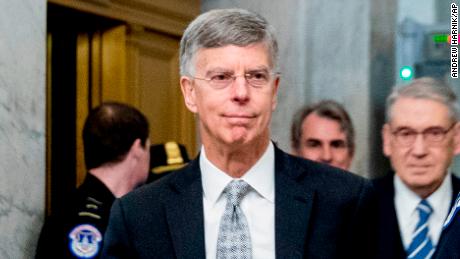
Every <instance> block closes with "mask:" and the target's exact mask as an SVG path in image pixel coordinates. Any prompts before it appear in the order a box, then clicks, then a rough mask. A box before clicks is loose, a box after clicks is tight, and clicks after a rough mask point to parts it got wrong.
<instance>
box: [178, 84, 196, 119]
mask: <svg viewBox="0 0 460 259" xmlns="http://www.w3.org/2000/svg"><path fill="white" fill-rule="evenodd" d="M180 88H181V91H182V95H183V96H184V101H185V106H187V109H189V110H190V111H191V112H193V113H197V107H196V92H195V87H194V85H193V83H192V80H191V79H190V78H189V77H187V76H181V78H180Z"/></svg>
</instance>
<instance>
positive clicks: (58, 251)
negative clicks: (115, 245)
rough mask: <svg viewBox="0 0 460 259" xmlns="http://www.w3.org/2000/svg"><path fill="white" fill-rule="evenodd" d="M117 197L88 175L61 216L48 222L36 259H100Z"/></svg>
mask: <svg viewBox="0 0 460 259" xmlns="http://www.w3.org/2000/svg"><path fill="white" fill-rule="evenodd" d="M114 201H115V196H114V195H113V194H112V193H111V192H110V190H109V189H108V188H107V187H106V186H105V185H104V184H103V183H102V182H101V181H100V180H99V179H98V178H96V177H95V176H93V175H92V174H90V173H88V174H87V176H86V178H85V181H84V182H83V184H82V185H81V186H80V187H79V188H78V189H77V190H76V192H75V193H74V194H73V195H72V197H71V199H70V200H69V206H68V207H67V208H66V209H65V210H64V212H63V213H61V214H60V215H51V216H50V217H48V218H47V219H46V220H45V224H44V226H43V229H42V232H41V234H40V238H39V240H38V246H37V251H36V258H98V256H99V255H100V252H101V250H102V241H103V237H104V232H105V229H106V227H107V224H108V220H109V213H110V208H111V207H112V204H113V202H114Z"/></svg>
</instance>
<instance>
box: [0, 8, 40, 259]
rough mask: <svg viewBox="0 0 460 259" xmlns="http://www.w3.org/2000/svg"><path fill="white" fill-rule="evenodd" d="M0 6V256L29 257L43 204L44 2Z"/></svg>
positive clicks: (36, 235)
mask: <svg viewBox="0 0 460 259" xmlns="http://www.w3.org/2000/svg"><path fill="white" fill-rule="evenodd" d="M0 10H2V15H0V35H1V36H0V143H1V145H0V158H1V159H0V178H1V181H0V258H6V259H8V258H33V254H34V251H35V244H36V239H37V237H38V233H39V231H40V228H41V225H42V220H43V214H44V204H45V63H46V62H45V58H46V57H45V50H46V48H45V42H46V1H45V0H15V1H0Z"/></svg>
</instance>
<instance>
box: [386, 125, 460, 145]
mask: <svg viewBox="0 0 460 259" xmlns="http://www.w3.org/2000/svg"><path fill="white" fill-rule="evenodd" d="M455 124H456V123H452V125H451V126H450V127H449V128H447V129H444V128H442V127H431V128H428V129H425V130H424V131H422V132H418V131H416V130H413V129H410V128H403V129H399V130H396V131H394V132H392V134H393V136H395V139H396V142H397V143H398V144H400V145H401V146H411V145H413V144H414V142H415V139H416V138H417V136H418V135H419V134H422V136H423V139H424V140H425V141H426V142H427V143H429V144H432V145H439V144H440V143H441V142H442V141H443V140H444V139H445V137H446V134H447V133H448V132H449V131H450V130H452V129H453V128H454V126H455Z"/></svg>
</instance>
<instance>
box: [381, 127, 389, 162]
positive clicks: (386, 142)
mask: <svg viewBox="0 0 460 259" xmlns="http://www.w3.org/2000/svg"><path fill="white" fill-rule="evenodd" d="M382 140H383V153H384V154H385V156H387V157H388V156H390V155H391V129H390V125H389V124H388V123H385V125H383V128H382Z"/></svg>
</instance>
